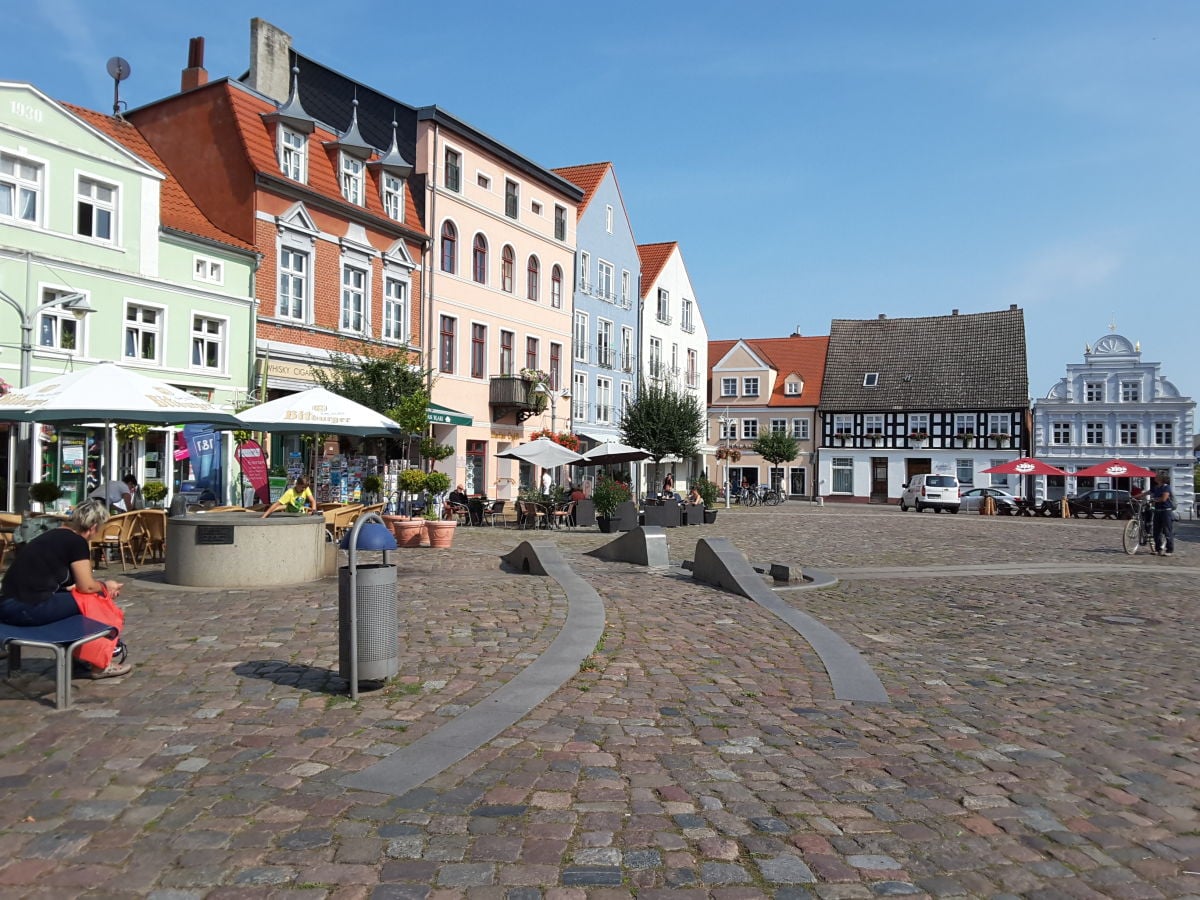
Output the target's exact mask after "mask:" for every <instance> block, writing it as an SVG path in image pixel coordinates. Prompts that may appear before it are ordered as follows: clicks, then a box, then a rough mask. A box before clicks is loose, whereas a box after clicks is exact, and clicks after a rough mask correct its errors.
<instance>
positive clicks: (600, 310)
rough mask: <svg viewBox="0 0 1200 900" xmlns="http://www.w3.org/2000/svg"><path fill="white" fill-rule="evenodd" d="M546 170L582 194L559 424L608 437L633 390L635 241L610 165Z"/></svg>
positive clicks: (594, 438)
mask: <svg viewBox="0 0 1200 900" xmlns="http://www.w3.org/2000/svg"><path fill="white" fill-rule="evenodd" d="M554 171H555V174H557V175H559V176H561V177H563V178H565V179H567V181H570V182H571V183H572V184H575V185H578V186H579V187H580V188H581V189H582V190H583V192H584V193H583V200H582V201H580V204H579V212H578V231H577V233H576V241H575V242H576V251H575V270H574V278H573V282H574V289H573V296H574V308H573V312H572V340H571V366H572V375H571V382H570V394H571V397H570V411H571V412H570V422H569V423H564V424H569V428H568V429H567V430H572V431H574V432H575V433H576V434H577V435H579V436H580V437H583V438H586V439H588V440H590V441H591V442H592V443H593V444H594V443H600V442H603V441H606V440H608V441H615V440H618V439H619V438H620V423H621V414H622V413H623V412H624V410H625V409H626V407H627V406H628V405H629V404H630V403H631V402H632V401H633V398H634V397H635V396H636V392H637V380H638V363H637V360H638V330H639V321H638V307H639V304H638V297H639V296H640V292H639V282H640V278H641V274H640V272H641V260H640V258H639V256H638V248H637V242H636V241H635V240H634V237H633V227H632V226H631V225H630V222H629V214H628V212H627V211H626V209H625V201H624V199H623V198H622V196H621V188H620V186H619V185H618V183H617V175H616V172H615V171H614V169H613V166H612V163H608V162H602V163H592V164H590V165H583V166H569V167H567V168H561V169H555V170H554ZM547 424H549V423H547Z"/></svg>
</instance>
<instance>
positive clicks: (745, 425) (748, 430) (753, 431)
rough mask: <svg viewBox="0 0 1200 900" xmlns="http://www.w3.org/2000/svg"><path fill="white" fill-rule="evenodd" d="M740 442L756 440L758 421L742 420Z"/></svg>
mask: <svg viewBox="0 0 1200 900" xmlns="http://www.w3.org/2000/svg"><path fill="white" fill-rule="evenodd" d="M742 440H744V441H756V440H758V419H742Z"/></svg>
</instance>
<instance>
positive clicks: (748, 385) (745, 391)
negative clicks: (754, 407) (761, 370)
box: [742, 375, 759, 397]
mask: <svg viewBox="0 0 1200 900" xmlns="http://www.w3.org/2000/svg"><path fill="white" fill-rule="evenodd" d="M758 388H759V378H758V376H757V375H746V376H745V377H743V378H742V396H743V397H757V396H758Z"/></svg>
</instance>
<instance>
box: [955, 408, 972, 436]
mask: <svg viewBox="0 0 1200 900" xmlns="http://www.w3.org/2000/svg"><path fill="white" fill-rule="evenodd" d="M975 422H976V418H975V414H974V413H955V414H954V433H955V434H957V435H963V434H974V433H975Z"/></svg>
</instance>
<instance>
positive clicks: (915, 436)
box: [908, 431, 929, 450]
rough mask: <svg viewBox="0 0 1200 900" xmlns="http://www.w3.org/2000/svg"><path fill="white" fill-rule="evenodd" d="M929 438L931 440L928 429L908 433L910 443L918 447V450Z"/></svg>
mask: <svg viewBox="0 0 1200 900" xmlns="http://www.w3.org/2000/svg"><path fill="white" fill-rule="evenodd" d="M928 440H929V432H928V431H910V432H909V433H908V441H909V443H910V444H912V445H913V446H914V447H916V448H917V449H918V450H921V449H923V448H924V447H925V444H926V442H927V441H928Z"/></svg>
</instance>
